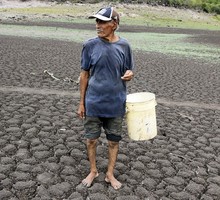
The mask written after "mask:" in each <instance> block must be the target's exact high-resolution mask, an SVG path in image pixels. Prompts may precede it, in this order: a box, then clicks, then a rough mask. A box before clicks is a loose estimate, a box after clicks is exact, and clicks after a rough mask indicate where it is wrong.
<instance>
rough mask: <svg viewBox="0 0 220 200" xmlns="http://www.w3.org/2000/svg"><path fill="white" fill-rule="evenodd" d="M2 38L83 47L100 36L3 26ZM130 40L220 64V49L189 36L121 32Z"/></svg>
mask: <svg viewBox="0 0 220 200" xmlns="http://www.w3.org/2000/svg"><path fill="white" fill-rule="evenodd" d="M0 29H1V33H0V34H1V35H11V36H20V37H31V38H41V39H55V40H62V41H69V42H77V43H83V42H84V41H85V40H87V39H89V38H92V37H95V36H96V32H95V31H91V30H81V29H67V28H60V27H48V26H47V27H42V26H23V25H3V24H0ZM118 34H119V35H120V36H121V37H124V38H126V39H127V40H128V41H129V43H130V44H131V46H132V49H134V50H141V51H146V52H158V53H163V54H171V55H179V56H187V57H193V58H195V57H197V58H199V59H205V60H209V61H212V62H219V61H220V57H219V55H220V49H219V48H218V47H217V46H214V45H211V44H210V45H207V44H199V43H195V42H193V43H192V42H190V40H189V39H190V37H191V35H189V34H165V33H148V32H146V33H145V32H144V33H143V32H142V33H132V32H119V33H118Z"/></svg>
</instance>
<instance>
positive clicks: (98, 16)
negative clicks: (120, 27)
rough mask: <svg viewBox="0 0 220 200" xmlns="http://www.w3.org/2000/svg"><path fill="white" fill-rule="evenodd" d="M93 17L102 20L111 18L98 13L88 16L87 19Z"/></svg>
mask: <svg viewBox="0 0 220 200" xmlns="http://www.w3.org/2000/svg"><path fill="white" fill-rule="evenodd" d="M93 18H97V19H100V20H102V21H111V20H112V19H111V18H108V17H105V16H102V15H99V14H95V15H91V16H89V19H93Z"/></svg>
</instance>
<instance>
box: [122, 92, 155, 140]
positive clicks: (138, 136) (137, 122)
mask: <svg viewBox="0 0 220 200" xmlns="http://www.w3.org/2000/svg"><path fill="white" fill-rule="evenodd" d="M156 105H157V103H156V100H155V94H153V93H149V92H140V93H133V94H129V95H127V100H126V121H127V128H128V136H129V138H130V139H132V140H149V139H152V138H154V137H155V136H156V135H157V123H156V111H155V106H156Z"/></svg>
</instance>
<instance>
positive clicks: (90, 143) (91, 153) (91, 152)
mask: <svg viewBox="0 0 220 200" xmlns="http://www.w3.org/2000/svg"><path fill="white" fill-rule="evenodd" d="M96 144H97V139H87V152H88V157H89V162H90V173H89V175H88V176H87V177H86V178H85V179H84V180H82V184H83V185H85V186H86V187H90V186H91V185H92V182H93V180H94V178H96V177H98V175H99V174H98V171H97V168H96Z"/></svg>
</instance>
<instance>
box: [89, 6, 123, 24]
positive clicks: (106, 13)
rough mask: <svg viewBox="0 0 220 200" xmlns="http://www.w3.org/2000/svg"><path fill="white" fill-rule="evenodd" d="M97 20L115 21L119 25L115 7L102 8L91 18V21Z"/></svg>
mask: <svg viewBox="0 0 220 200" xmlns="http://www.w3.org/2000/svg"><path fill="white" fill-rule="evenodd" d="M92 18H97V19H100V20H102V21H111V20H115V21H116V22H117V23H118V24H119V14H118V13H117V12H116V11H115V10H114V9H113V7H107V8H101V9H100V10H99V11H98V12H97V13H96V14H95V15H91V16H89V19H92Z"/></svg>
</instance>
